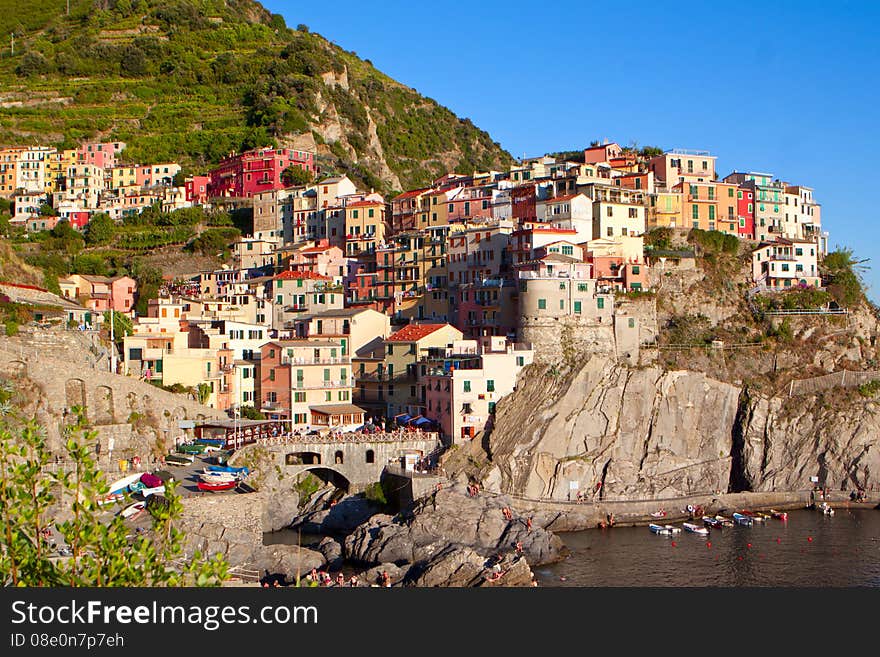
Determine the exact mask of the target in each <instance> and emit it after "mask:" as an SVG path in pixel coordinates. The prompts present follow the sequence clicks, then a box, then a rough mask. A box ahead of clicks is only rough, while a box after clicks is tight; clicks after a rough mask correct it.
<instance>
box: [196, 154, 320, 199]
mask: <svg viewBox="0 0 880 657" xmlns="http://www.w3.org/2000/svg"><path fill="white" fill-rule="evenodd" d="M288 167H299V168H300V169H305V170H306V171H308V172H310V173H312V174H314V173H315V154H314V153H310V152H309V151H296V150H293V149H291V148H279V149H273V148H261V149H257V150H252V151H247V152H246V153H238V154H235V153H233V154H232V155H230V156H229V157H227V158H226V159H225V160H223V161H222V162H220V164H219V165H218V166H217V168H215V169H213V170H211V172H210V173H209V174H208V176H209V178H210V181H209V183H208V196H209V197H212V198H213V197H218V196H231V197H234V198H252V197H253V195H254V194H256V193H258V192H267V191H271V190H273V189H284V187H285V184H284V183H283V182H282V181H281V174H282V173H284V170H285V169H287V168H288Z"/></svg>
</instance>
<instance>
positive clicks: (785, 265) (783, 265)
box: [782, 262, 788, 271]
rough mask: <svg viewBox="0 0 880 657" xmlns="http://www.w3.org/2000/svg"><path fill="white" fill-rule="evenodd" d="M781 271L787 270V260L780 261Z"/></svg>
mask: <svg viewBox="0 0 880 657" xmlns="http://www.w3.org/2000/svg"><path fill="white" fill-rule="evenodd" d="M782 271H788V263H787V262H783V263H782Z"/></svg>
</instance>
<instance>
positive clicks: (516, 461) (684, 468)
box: [447, 358, 880, 501]
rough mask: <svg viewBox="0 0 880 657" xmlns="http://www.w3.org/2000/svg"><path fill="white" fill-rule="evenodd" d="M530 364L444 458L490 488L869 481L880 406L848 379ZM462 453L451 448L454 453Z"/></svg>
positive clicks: (650, 495) (606, 493) (653, 492)
mask: <svg viewBox="0 0 880 657" xmlns="http://www.w3.org/2000/svg"><path fill="white" fill-rule="evenodd" d="M554 372H555V371H554V370H553V369H552V368H541V367H539V366H532V367H530V368H529V369H527V370H526V371H525V372H524V374H523V376H522V378H521V379H520V383H519V385H518V389H517V390H516V392H514V393H513V394H512V395H510V396H509V397H507V398H505V399H504V400H503V401H502V402H501V403H500V404H499V405H498V407H497V416H496V422H495V425H494V427H493V428H492V430H491V432H490V433H489V434H488V435H486V436H484V437H483V438H482V442H480V441H479V440H477V441H476V443H477V444H473V445H470V446H464V447H460V448H458V449H456V450H453V453H452V454H451V455H450V457H449V459H448V461H447V468H448V469H452V470H463V471H467V472H468V474H470V475H471V476H478V477H479V478H481V479H482V480H483V481H484V484H485V485H486V487H487V488H488V489H490V490H496V491H500V492H504V493H509V494H512V495H517V496H522V497H528V498H540V499H553V500H560V501H564V500H569V499H571V500H574V499H576V497H577V494H578V493H581V494H582V495H583V496H585V497H586V498H587V499H603V500H614V499H629V500H638V499H659V498H669V497H684V496H687V495H693V494H698V493H709V492H713V493H714V492H739V491H770V490H798V489H803V488H805V487H808V486H809V477H810V476H818V477H819V479H820V483H821V484H822V485H827V486H829V487H831V488H834V489H839V490H843V489H849V488H853V487H855V486H864V487H868V486H870V485H871V484H876V483H878V482H877V477H878V472H880V445H878V439H877V436H878V430H880V416H878V413H877V410H878V405H877V404H876V403H875V402H874V401H871V400H870V399H868V398H865V397H862V396H861V395H860V394H859V393H858V391H856V390H839V389H838V390H830V391H827V392H825V393H823V394H822V395H820V396H800V397H792V398H783V397H769V396H762V395H760V394H757V393H754V392H751V391H749V390H748V389H747V388H744V387H742V386H736V385H733V384H730V383H725V382H722V381H719V380H716V379H713V378H712V377H710V376H708V375H707V374H705V373H701V372H694V371H664V370H662V369H660V368H653V367H649V368H638V369H635V368H627V367H625V366H622V365H619V364H616V363H613V362H611V361H609V360H606V359H603V358H593V359H590V360H588V361H587V362H586V363H585V364H583V365H582V366H581V367H580V368H578V369H576V370H574V371H572V372H570V373H569V374H568V375H567V376H562V375H558V374H555V373H554ZM457 452H458V453H457Z"/></svg>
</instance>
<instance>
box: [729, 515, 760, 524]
mask: <svg viewBox="0 0 880 657" xmlns="http://www.w3.org/2000/svg"><path fill="white" fill-rule="evenodd" d="M733 520H734V522H736V524H737V525H746V526H747V527H751V526H752V525H753V524H754V522H755V519H754V518H752V517H751V516H744V515H743V514H741V513H734V514H733Z"/></svg>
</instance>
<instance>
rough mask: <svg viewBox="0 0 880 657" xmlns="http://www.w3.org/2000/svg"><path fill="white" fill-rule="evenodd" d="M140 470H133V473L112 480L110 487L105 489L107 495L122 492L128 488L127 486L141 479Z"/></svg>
mask: <svg viewBox="0 0 880 657" xmlns="http://www.w3.org/2000/svg"><path fill="white" fill-rule="evenodd" d="M142 474H143V473H142V472H135V473H134V474H130V475H128V476H127V477H123V478H122V479H119V480H118V481H114V482H113V483H112V484H110V488H109V489H108V490H107V494H108V495H114V494H116V493H122V492H124V491H126V490H128V487H129V486H131V485H132V484H133V483H135V482H136V481H140V480H141V475H142Z"/></svg>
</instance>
